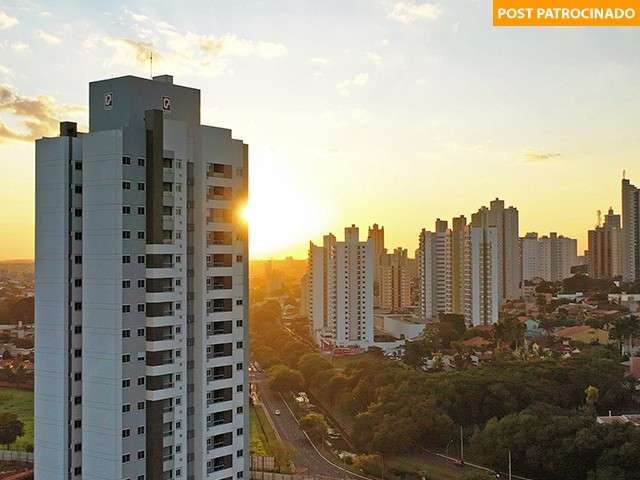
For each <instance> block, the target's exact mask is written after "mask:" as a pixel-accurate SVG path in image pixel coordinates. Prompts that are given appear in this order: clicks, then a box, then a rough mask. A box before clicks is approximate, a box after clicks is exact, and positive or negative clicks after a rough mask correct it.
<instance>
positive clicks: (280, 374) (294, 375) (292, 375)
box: [267, 365, 304, 393]
mask: <svg viewBox="0 0 640 480" xmlns="http://www.w3.org/2000/svg"><path fill="white" fill-rule="evenodd" d="M267 373H268V379H269V380H268V381H269V386H270V387H271V388H272V389H273V390H275V391H276V392H280V393H288V392H297V391H299V390H300V388H301V387H302V384H303V383H304V379H303V378H302V375H301V374H300V372H298V371H297V370H293V369H291V368H289V367H287V366H286V365H275V366H273V367H271V368H270V369H269V370H268V372H267Z"/></svg>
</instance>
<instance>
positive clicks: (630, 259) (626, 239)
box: [622, 178, 640, 282]
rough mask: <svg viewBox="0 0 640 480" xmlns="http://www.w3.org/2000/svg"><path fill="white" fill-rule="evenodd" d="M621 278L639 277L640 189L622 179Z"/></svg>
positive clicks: (628, 280)
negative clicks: (622, 251) (622, 252)
mask: <svg viewBox="0 0 640 480" xmlns="http://www.w3.org/2000/svg"><path fill="white" fill-rule="evenodd" d="M622 229H623V250H624V254H623V280H625V281H627V282H632V281H635V280H638V279H640V189H639V188H638V187H636V186H635V185H632V184H631V182H630V181H629V180H628V179H626V178H623V179H622Z"/></svg>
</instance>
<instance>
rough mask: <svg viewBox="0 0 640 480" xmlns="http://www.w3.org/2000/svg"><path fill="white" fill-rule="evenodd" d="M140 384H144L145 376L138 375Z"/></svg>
mask: <svg viewBox="0 0 640 480" xmlns="http://www.w3.org/2000/svg"><path fill="white" fill-rule="evenodd" d="M138 385H144V377H138Z"/></svg>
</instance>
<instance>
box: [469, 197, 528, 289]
mask: <svg viewBox="0 0 640 480" xmlns="http://www.w3.org/2000/svg"><path fill="white" fill-rule="evenodd" d="M518 223H519V221H518V209H517V208H515V207H508V208H505V206H504V201H503V200H500V199H498V198H496V199H495V200H493V201H492V202H491V203H490V205H489V208H487V207H481V208H480V209H479V210H478V212H477V213H474V214H473V215H472V216H471V225H472V226H474V227H483V228H486V227H495V228H496V235H497V242H498V243H497V248H498V262H499V270H498V291H499V296H500V298H501V299H502V300H506V299H511V298H519V297H520V295H521V288H520V281H521V274H520V237H519V234H518Z"/></svg>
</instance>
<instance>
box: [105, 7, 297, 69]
mask: <svg viewBox="0 0 640 480" xmlns="http://www.w3.org/2000/svg"><path fill="white" fill-rule="evenodd" d="M125 13H126V14H127V16H128V17H129V18H130V19H131V20H132V21H133V22H134V23H135V24H136V25H138V26H139V27H141V28H139V29H138V30H139V31H140V32H142V35H141V37H142V38H136V39H133V38H129V37H104V38H103V39H102V43H103V44H104V45H107V46H109V47H111V48H112V49H113V50H114V51H113V55H112V57H111V63H114V64H124V65H126V66H135V67H144V66H146V65H148V62H149V55H150V53H151V52H153V61H154V65H159V66H160V67H162V68H170V69H171V70H172V71H173V72H174V73H181V72H183V73H184V72H187V73H198V74H201V75H205V76H215V75H217V74H219V73H221V72H222V71H224V70H225V69H226V67H227V64H228V60H229V59H230V58H238V57H255V58H261V59H274V58H280V57H283V56H285V55H287V48H286V47H285V46H284V45H282V44H280V43H274V42H264V41H256V40H251V39H248V38H244V37H240V36H238V35H235V34H232V33H226V34H223V35H220V36H214V35H207V34H198V33H194V32H189V31H187V32H184V31H182V30H179V29H177V28H176V27H174V26H173V25H171V24H170V23H168V22H164V21H156V20H155V19H151V18H150V17H148V16H146V15H143V14H140V13H136V12H131V11H129V10H125Z"/></svg>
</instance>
